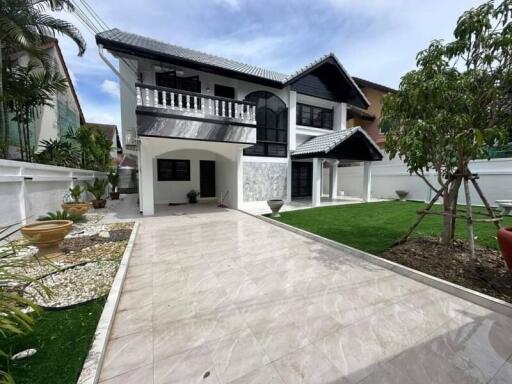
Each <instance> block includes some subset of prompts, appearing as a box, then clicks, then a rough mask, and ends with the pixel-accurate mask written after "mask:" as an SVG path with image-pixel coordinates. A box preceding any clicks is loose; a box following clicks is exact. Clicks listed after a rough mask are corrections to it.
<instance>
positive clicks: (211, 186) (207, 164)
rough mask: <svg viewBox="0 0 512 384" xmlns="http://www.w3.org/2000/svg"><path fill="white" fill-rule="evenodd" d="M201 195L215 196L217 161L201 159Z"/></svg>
mask: <svg viewBox="0 0 512 384" xmlns="http://www.w3.org/2000/svg"><path fill="white" fill-rule="evenodd" d="M199 189H200V191H199V193H200V194H199V196H200V197H215V161H211V160H200V161H199Z"/></svg>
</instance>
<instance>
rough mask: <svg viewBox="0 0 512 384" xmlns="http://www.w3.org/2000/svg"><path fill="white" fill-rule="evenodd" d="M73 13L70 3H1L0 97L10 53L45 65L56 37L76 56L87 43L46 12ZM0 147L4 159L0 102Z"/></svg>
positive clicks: (35, 0) (1, 106) (4, 125)
mask: <svg viewBox="0 0 512 384" xmlns="http://www.w3.org/2000/svg"><path fill="white" fill-rule="evenodd" d="M60 10H66V11H70V12H72V11H74V10H75V7H74V6H73V2H72V1H71V0H0V97H2V96H3V95H4V93H5V92H4V91H5V89H4V84H3V81H2V80H3V78H4V76H5V64H6V62H7V58H8V56H9V54H11V53H13V52H19V51H25V52H27V53H29V54H30V55H31V56H32V57H33V58H39V59H40V60H41V61H42V62H43V63H46V54H45V52H44V49H43V48H44V45H45V44H46V43H48V41H49V40H50V39H52V38H55V36H56V35H57V34H62V35H64V36H68V37H69V38H71V39H72V40H73V41H74V42H75V43H76V45H77V46H78V55H82V54H83V53H84V52H85V48H86V44H85V40H84V39H83V37H82V35H81V34H80V31H79V30H78V29H77V28H76V27H75V26H74V25H73V24H71V23H69V22H67V21H65V20H61V19H57V18H54V17H53V16H50V15H48V14H47V11H60ZM0 127H1V128H2V129H0V134H1V137H0V143H1V145H0V148H2V150H3V156H4V157H7V148H8V145H7V143H8V139H9V123H8V117H7V113H6V108H5V105H4V103H2V102H0Z"/></svg>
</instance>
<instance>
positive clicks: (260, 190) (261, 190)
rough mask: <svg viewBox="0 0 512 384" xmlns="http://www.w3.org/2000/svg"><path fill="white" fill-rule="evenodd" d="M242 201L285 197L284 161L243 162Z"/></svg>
mask: <svg viewBox="0 0 512 384" xmlns="http://www.w3.org/2000/svg"><path fill="white" fill-rule="evenodd" d="M243 164H244V168H243V169H244V201H262V200H268V199H284V198H286V174H287V167H288V164H286V163H252V162H244V163H243Z"/></svg>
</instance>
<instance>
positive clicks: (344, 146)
mask: <svg viewBox="0 0 512 384" xmlns="http://www.w3.org/2000/svg"><path fill="white" fill-rule="evenodd" d="M314 157H320V158H328V159H337V160H357V161H380V160H382V158H383V155H382V153H381V151H380V149H379V147H378V146H377V144H375V142H374V141H373V140H372V139H371V138H370V137H369V136H368V135H367V134H366V132H365V131H364V130H363V129H361V128H360V127H355V128H349V129H345V130H341V131H335V132H332V133H327V134H325V135H322V136H317V137H313V138H311V139H310V140H308V141H306V142H305V143H302V144H301V145H299V146H298V147H297V149H296V150H295V151H294V152H293V153H292V158H295V159H310V158H314Z"/></svg>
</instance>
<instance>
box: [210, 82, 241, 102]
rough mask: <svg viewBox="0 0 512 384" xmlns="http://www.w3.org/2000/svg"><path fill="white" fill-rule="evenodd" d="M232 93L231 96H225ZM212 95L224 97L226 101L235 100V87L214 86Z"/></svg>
mask: <svg viewBox="0 0 512 384" xmlns="http://www.w3.org/2000/svg"><path fill="white" fill-rule="evenodd" d="M231 92H232V93H233V96H228V95H226V94H227V93H231ZM213 94H214V95H215V96H220V97H225V98H227V99H233V100H235V98H236V89H235V87H230V86H228V85H222V84H214V86H213Z"/></svg>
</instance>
